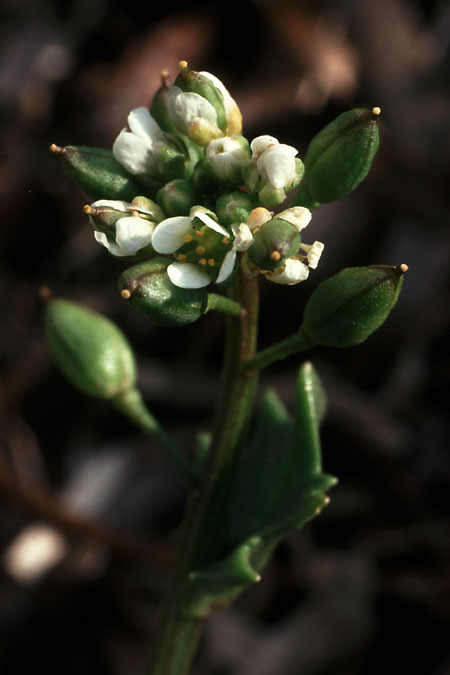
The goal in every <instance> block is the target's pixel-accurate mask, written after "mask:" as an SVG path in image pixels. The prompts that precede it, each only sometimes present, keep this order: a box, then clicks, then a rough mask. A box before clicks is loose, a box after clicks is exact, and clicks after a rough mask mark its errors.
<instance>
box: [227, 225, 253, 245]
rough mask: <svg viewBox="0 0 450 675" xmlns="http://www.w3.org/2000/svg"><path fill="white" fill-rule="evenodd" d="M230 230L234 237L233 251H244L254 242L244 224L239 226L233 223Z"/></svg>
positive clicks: (247, 227)
mask: <svg viewBox="0 0 450 675" xmlns="http://www.w3.org/2000/svg"><path fill="white" fill-rule="evenodd" d="M231 230H232V232H233V234H234V237H235V239H234V242H233V251H246V250H247V249H248V248H250V246H251V245H252V244H253V242H254V241H255V240H254V238H253V235H252V231H251V230H250V228H249V226H248V225H246V224H245V223H241V224H240V225H238V224H237V223H235V224H234V225H232V226H231Z"/></svg>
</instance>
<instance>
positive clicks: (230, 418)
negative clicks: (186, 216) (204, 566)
mask: <svg viewBox="0 0 450 675" xmlns="http://www.w3.org/2000/svg"><path fill="white" fill-rule="evenodd" d="M230 296H231V299H232V300H234V301H236V302H239V303H240V305H241V307H242V310H243V311H241V313H240V315H239V316H228V317H227V333H226V345H225V360H224V367H223V375H222V384H221V391H220V395H219V401H218V407H217V411H216V417H215V421H214V428H213V437H212V441H211V447H210V450H209V455H208V458H207V459H206V462H205V468H204V471H203V475H202V478H201V481H200V484H199V486H198V489H197V490H194V491H193V492H192V494H191V495H190V498H189V501H188V504H187V508H186V512H185V516H184V521H183V524H182V529H181V537H180V542H179V549H178V560H177V563H176V565H175V569H174V572H173V575H172V580H171V584H170V586H169V589H168V592H167V596H166V598H165V601H164V604H163V607H162V612H161V619H160V624H159V629H158V631H157V633H156V635H155V647H154V651H153V655H152V661H151V667H150V671H149V673H150V675H186V674H187V673H188V672H189V667H190V663H191V660H192V657H193V655H194V653H195V650H196V647H197V643H198V640H199V638H200V633H201V629H202V621H201V620H199V619H198V618H194V617H189V616H186V615H183V614H182V613H181V611H180V597H181V592H182V588H183V584H184V583H185V581H186V579H187V578H188V576H189V573H190V572H191V571H192V570H193V565H196V564H198V563H199V562H200V561H201V558H202V550H203V549H204V541H203V540H204V537H202V535H203V526H204V522H205V515H206V514H207V512H208V506H209V504H210V502H211V498H212V495H213V492H214V489H215V487H216V485H217V481H218V479H219V477H220V476H221V475H222V472H223V471H224V470H225V469H226V468H227V467H228V466H229V463H230V462H232V461H233V455H234V452H235V449H236V447H237V446H238V445H239V441H241V440H242V438H243V436H244V435H245V433H246V431H247V427H248V421H249V417H250V414H251V411H252V406H253V399H254V393H255V389H256V381H257V371H248V370H247V369H246V368H245V367H244V364H245V362H246V361H247V359H249V358H250V357H251V356H252V355H253V354H254V353H255V348H256V337H257V323H258V286H257V280H256V279H255V278H253V277H248V276H246V275H245V274H244V273H243V272H242V271H241V272H240V276H239V277H238V279H237V280H236V282H235V284H234V286H233V288H232V290H231V292H230ZM200 564H201V563H200Z"/></svg>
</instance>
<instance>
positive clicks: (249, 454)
mask: <svg viewBox="0 0 450 675" xmlns="http://www.w3.org/2000/svg"><path fill="white" fill-rule="evenodd" d="M324 411H325V395H324V392H323V389H322V386H321V384H320V381H319V378H318V376H317V374H316V373H315V371H314V369H313V367H312V365H311V364H310V363H305V364H303V366H302V367H301V368H300V370H299V373H298V377H297V391H296V405H295V413H294V417H291V416H290V415H289V413H288V412H287V411H286V409H285V407H284V405H283V404H282V402H281V401H280V399H279V398H278V396H277V395H276V394H275V392H273V391H269V392H267V393H266V394H265V396H264V398H263V401H262V405H261V409H260V413H259V417H258V421H257V425H256V428H255V432H254V435H253V440H252V442H251V443H250V444H249V446H248V447H246V448H245V449H243V451H242V452H241V454H240V457H239V459H238V461H237V464H236V466H235V467H234V470H233V472H232V473H233V475H232V478H231V480H230V477H229V476H225V477H224V478H223V482H224V483H225V485H226V486H227V487H226V488H225V489H224V486H223V485H220V484H219V485H218V487H217V490H216V493H215V494H216V495H217V496H216V498H215V501H214V502H213V504H212V505H211V508H210V509H209V513H208V517H207V521H208V520H209V522H207V523H206V527H205V530H204V538H205V539H206V542H207V547H206V549H205V550H206V555H205V557H208V555H209V556H210V558H211V561H210V563H209V564H207V565H205V566H203V567H200V568H199V569H196V570H194V571H193V572H192V573H191V574H190V576H189V579H188V581H187V582H186V584H185V587H184V589H183V593H182V604H181V610H182V611H183V612H184V613H185V614H187V615H189V616H195V617H200V616H204V615H206V614H207V613H208V612H209V611H211V609H212V608H213V607H216V606H218V605H221V604H225V603H227V602H229V601H230V600H231V599H232V598H234V597H235V596H236V595H237V594H238V593H240V592H241V591H242V590H243V589H244V588H245V587H246V586H248V585H250V584H252V583H255V582H256V581H258V580H259V574H260V572H261V571H262V569H263V568H264V566H265V565H266V563H267V561H268V559H269V557H270V555H271V553H272V551H273V549H274V547H275V546H276V545H277V544H278V543H279V541H280V540H281V539H282V538H283V537H285V536H286V535H287V534H289V532H291V531H292V530H294V529H296V528H298V527H300V526H301V525H303V524H304V523H306V522H307V521H308V520H311V518H313V517H314V516H315V515H317V514H318V513H319V512H320V510H321V509H322V508H323V506H324V505H325V504H326V503H327V497H326V496H325V492H326V491H327V490H328V489H329V488H330V487H331V486H332V485H334V484H335V482H336V480H335V479H334V478H333V477H332V476H328V475H327V474H324V473H322V469H321V455H320V442H319V424H320V422H321V420H322V418H323V415H324ZM214 538H215V539H216V541H214ZM210 551H213V552H214V553H213V555H211V554H210V553H209V552H210Z"/></svg>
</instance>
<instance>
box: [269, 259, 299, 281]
mask: <svg viewBox="0 0 450 675" xmlns="http://www.w3.org/2000/svg"><path fill="white" fill-rule="evenodd" d="M308 275H309V269H308V267H307V265H305V264H304V263H302V262H300V260H296V259H295V258H288V259H287V260H286V264H285V266H284V269H283V271H282V272H281V274H274V275H273V276H270V277H269V276H267V277H266V278H267V279H269V281H273V282H274V283H275V284H287V285H288V286H292V285H293V284H298V283H300V281H304V280H305V279H307V278H308Z"/></svg>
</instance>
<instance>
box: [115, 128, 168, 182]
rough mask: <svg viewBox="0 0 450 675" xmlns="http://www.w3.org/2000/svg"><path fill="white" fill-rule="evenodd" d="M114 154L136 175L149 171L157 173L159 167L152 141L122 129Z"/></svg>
mask: <svg viewBox="0 0 450 675" xmlns="http://www.w3.org/2000/svg"><path fill="white" fill-rule="evenodd" d="M112 151H113V155H114V157H115V158H116V159H117V161H118V162H120V164H122V166H124V167H125V169H127V170H128V171H129V172H130V173H131V174H133V175H134V176H136V175H140V174H144V173H148V174H151V175H155V174H156V171H157V168H156V162H155V160H154V158H153V153H152V148H151V143H150V141H149V140H148V139H142V138H139V137H138V136H136V135H135V134H133V133H131V132H130V131H127V130H126V129H122V131H121V132H120V134H119V135H118V136H117V138H116V140H115V141H114V144H113V148H112Z"/></svg>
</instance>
